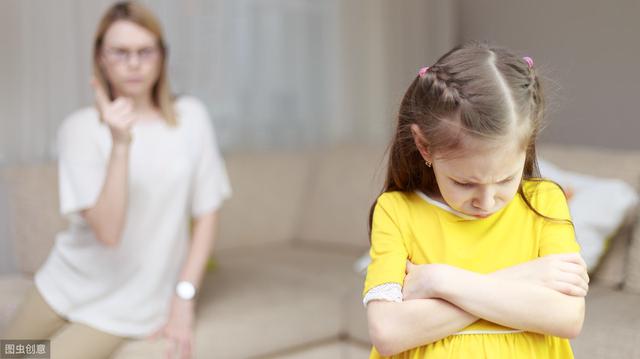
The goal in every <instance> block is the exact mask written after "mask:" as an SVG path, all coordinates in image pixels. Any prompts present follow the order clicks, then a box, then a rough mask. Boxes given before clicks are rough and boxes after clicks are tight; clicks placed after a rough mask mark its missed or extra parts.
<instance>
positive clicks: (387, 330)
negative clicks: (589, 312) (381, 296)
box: [367, 254, 588, 355]
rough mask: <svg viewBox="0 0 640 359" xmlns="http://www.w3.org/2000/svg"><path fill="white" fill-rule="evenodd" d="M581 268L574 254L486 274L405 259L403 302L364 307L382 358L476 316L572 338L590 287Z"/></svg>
mask: <svg viewBox="0 0 640 359" xmlns="http://www.w3.org/2000/svg"><path fill="white" fill-rule="evenodd" d="M583 264H584V262H583V261H582V259H581V258H580V256H579V255H578V254H568V255H550V256H545V257H542V258H538V259H536V260H532V261H530V262H526V263H523V264H519V265H516V266H513V267H509V268H505V269H502V270H500V271H497V272H494V273H491V274H488V275H483V274H477V273H474V272H470V271H466V270H463V269H460V268H456V267H452V266H448V265H439V264H436V265H412V264H411V263H409V262H408V263H407V271H408V274H407V277H406V279H405V283H404V287H403V296H404V301H403V302H401V303H394V302H383V301H374V302H370V303H369V304H368V306H367V317H368V321H369V332H370V337H371V340H372V342H373V344H374V346H375V347H376V349H377V350H378V351H379V352H380V354H382V355H393V354H396V353H400V352H403V351H405V350H408V349H411V348H415V347H417V346H421V345H426V344H429V343H432V342H435V341H437V340H439V339H442V338H444V337H446V336H449V335H451V334H454V333H456V332H458V331H460V330H461V329H463V328H465V327H466V326H468V325H469V324H471V323H473V322H474V321H476V320H477V319H478V318H483V319H486V320H488V321H491V322H494V323H498V324H502V325H505V326H508V327H511V328H516V329H522V330H527V331H532V332H538V333H546V334H551V335H557V336H561V337H569V338H570V337H575V336H576V335H577V334H578V333H579V332H580V329H581V327H582V322H583V318H584V298H583V297H584V296H585V295H586V286H587V284H586V283H587V282H588V276H587V275H586V270H584V266H583ZM425 298H426V299H425Z"/></svg>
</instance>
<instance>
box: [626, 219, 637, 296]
mask: <svg viewBox="0 0 640 359" xmlns="http://www.w3.org/2000/svg"><path fill="white" fill-rule="evenodd" d="M626 265H627V268H626V273H627V276H626V278H625V283H624V289H625V291H628V292H630V293H635V294H639V295H640V210H638V211H637V213H636V216H635V223H634V227H633V228H632V229H631V244H630V245H629V253H628V256H627V261H626Z"/></svg>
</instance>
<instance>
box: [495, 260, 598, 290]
mask: <svg viewBox="0 0 640 359" xmlns="http://www.w3.org/2000/svg"><path fill="white" fill-rule="evenodd" d="M491 275H495V276H497V277H499V278H504V279H511V280H524V281H529V282H532V283H536V284H539V285H542V286H545V287H547V288H550V289H553V290H556V291H558V292H560V293H563V294H566V295H570V296H574V297H584V296H586V295H587V292H588V291H589V275H588V274H587V265H586V264H585V262H584V260H583V259H582V257H581V256H580V255H579V254H578V253H567V254H551V255H547V256H544V257H540V258H537V259H534V260H532V261H529V262H525V263H522V264H518V265H515V266H513V267H509V268H505V269H501V270H499V271H496V272H493V273H491Z"/></svg>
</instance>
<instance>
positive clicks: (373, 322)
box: [367, 299, 478, 356]
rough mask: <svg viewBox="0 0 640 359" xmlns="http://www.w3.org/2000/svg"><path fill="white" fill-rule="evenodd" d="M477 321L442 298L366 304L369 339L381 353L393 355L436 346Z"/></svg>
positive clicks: (474, 317)
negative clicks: (433, 344) (420, 347)
mask: <svg viewBox="0 0 640 359" xmlns="http://www.w3.org/2000/svg"><path fill="white" fill-rule="evenodd" d="M477 319H478V318H477V317H476V316H474V315H472V314H469V313H467V312H465V311H464V310H462V309H460V308H458V307H456V306H455V305H453V304H451V303H448V302H446V301H444V300H441V299H415V300H408V301H404V302H400V303H395V302H386V301H371V302H369V303H368V304H367V320H368V323H369V337H370V338H371V341H372V343H373V345H374V346H375V347H376V349H377V350H378V352H379V353H380V354H381V355H383V356H390V355H394V354H397V353H401V352H403V351H406V350H409V349H412V348H415V347H418V346H421V345H427V344H429V343H433V342H435V341H437V340H440V339H442V338H444V337H447V336H449V335H451V334H453V333H456V332H458V331H460V330H461V329H463V328H465V327H467V326H468V325H469V324H471V323H473V322H475V321H476V320H477Z"/></svg>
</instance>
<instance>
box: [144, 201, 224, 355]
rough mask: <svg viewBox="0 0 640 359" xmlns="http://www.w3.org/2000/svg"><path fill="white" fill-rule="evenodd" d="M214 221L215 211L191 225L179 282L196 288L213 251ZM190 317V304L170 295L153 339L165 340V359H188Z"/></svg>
mask: <svg viewBox="0 0 640 359" xmlns="http://www.w3.org/2000/svg"><path fill="white" fill-rule="evenodd" d="M216 221H217V212H216V211H212V212H209V213H207V214H204V215H201V216H200V217H198V218H196V219H195V221H194V226H193V234H192V239H191V247H190V248H189V254H188V256H187V260H186V261H185V263H184V265H183V266H182V271H181V272H180V279H179V280H181V281H188V282H191V283H192V284H193V285H194V286H195V287H196V288H199V287H200V283H201V282H202V277H203V276H204V271H205V268H206V264H207V261H208V260H209V254H210V252H211V249H212V248H213V242H214V233H215V227H216ZM194 317H195V302H194V300H184V299H182V298H179V297H178V296H177V295H175V294H174V296H173V298H172V300H171V308H170V312H169V319H168V321H167V323H166V324H165V325H164V326H163V327H162V328H161V329H160V330H158V332H156V333H155V334H154V335H153V337H156V336H159V335H162V336H164V337H166V338H167V339H168V341H169V346H168V347H167V348H166V349H167V356H168V357H173V355H175V353H181V358H190V357H191V352H192V349H193V324H194Z"/></svg>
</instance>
